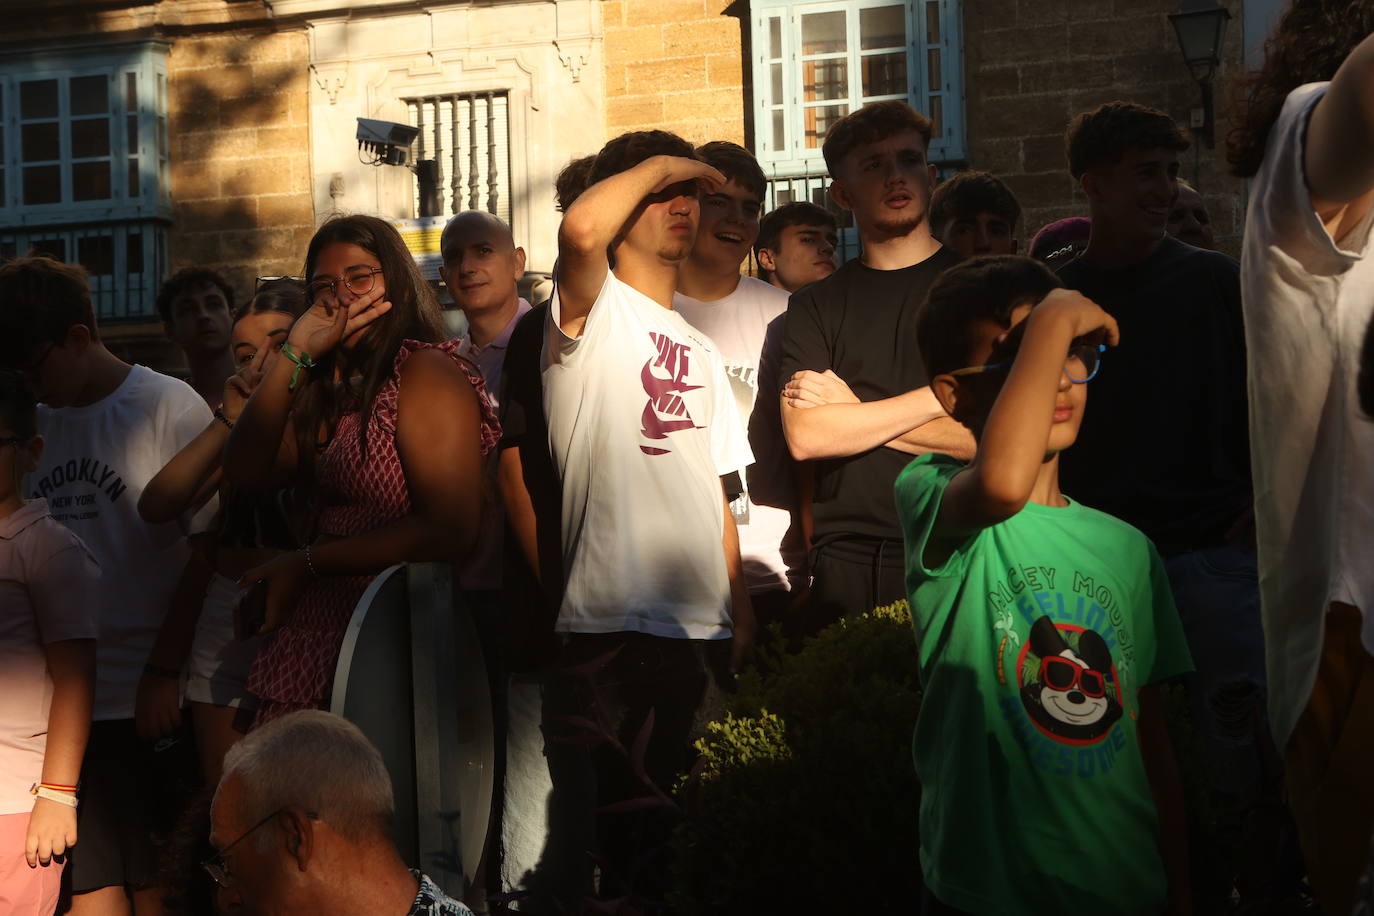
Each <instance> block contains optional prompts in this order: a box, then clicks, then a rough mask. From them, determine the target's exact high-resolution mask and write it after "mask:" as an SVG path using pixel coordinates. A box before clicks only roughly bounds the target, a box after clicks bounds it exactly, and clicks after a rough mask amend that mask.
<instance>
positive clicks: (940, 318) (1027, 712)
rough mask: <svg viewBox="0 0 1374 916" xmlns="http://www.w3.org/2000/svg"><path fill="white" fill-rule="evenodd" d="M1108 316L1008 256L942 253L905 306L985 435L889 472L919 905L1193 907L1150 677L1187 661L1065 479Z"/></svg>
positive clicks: (1118, 545)
mask: <svg viewBox="0 0 1374 916" xmlns="http://www.w3.org/2000/svg"><path fill="white" fill-rule="evenodd" d="M1036 303H1039V304H1038V305H1037V304H1036ZM1032 306H1034V308H1032ZM1117 336H1118V334H1117V326H1116V321H1115V320H1113V319H1112V317H1111V316H1110V315H1108V314H1107V313H1106V312H1104V311H1103V310H1102V309H1100V308H1098V307H1097V306H1096V305H1094V304H1093V303H1092V302H1090V301H1089V300H1088V299H1086V298H1084V297H1083V296H1082V295H1080V294H1078V293H1075V292H1070V291H1068V290H1063V289H1060V288H1059V282H1058V281H1057V280H1056V279H1055V277H1054V274H1052V273H1050V272H1049V271H1048V270H1047V269H1046V268H1045V267H1043V266H1042V265H1040V264H1039V263H1037V262H1035V261H1032V260H1030V259H1029V258H1019V257H1009V256H994V257H982V258H975V259H973V260H970V261H967V262H965V263H963V264H961V265H959V266H957V267H954V268H951V269H950V270H949V271H947V272H946V273H945V274H944V275H943V276H942V277H941V278H940V279H939V280H938V281H937V282H936V283H935V284H934V285H933V286H932V287H931V290H930V294H929V298H928V300H927V302H926V304H925V306H924V307H923V309H922V311H921V313H920V317H919V318H918V320H917V326H916V338H917V344H918V346H919V347H920V350H921V358H922V359H923V360H924V362H925V365H926V368H927V370H928V371H929V373H930V376H931V379H932V381H931V387H932V388H933V390H934V392H935V394H936V396H937V397H938V398H939V400H940V403H941V405H942V406H944V408H945V409H946V410H947V411H948V412H949V414H950V416H952V417H954V419H956V420H958V421H959V422H961V423H963V424H964V425H966V426H967V427H969V429H970V430H972V432H973V434H974V436H975V437H976V438H977V440H978V453H977V456H976V457H975V458H974V460H973V462H972V463H970V464H964V463H963V462H961V461H957V460H955V459H953V458H950V457H948V456H945V455H937V454H927V455H922V456H920V457H919V458H917V459H916V460H915V461H913V462H912V463H911V464H909V465H908V466H907V467H906V469H905V470H904V471H903V472H902V474H901V476H899V477H898V479H897V483H896V498H897V509H898V514H899V516H900V517H901V520H902V525H903V531H904V534H905V539H906V581H907V591H908V593H909V595H910V598H911V607H912V617H913V620H914V621H915V627H916V641H917V644H918V656H919V663H920V668H921V682H922V684H923V685H924V687H925V697H924V700H923V702H922V706H921V714H920V717H919V719H918V720H917V723H916V735H915V740H914V743H913V744H914V747H913V751H914V757H915V762H916V773H917V776H918V778H919V779H920V781H921V785H922V788H923V794H922V800H921V812H920V818H921V866H922V869H923V870H924V874H925V880H926V886H927V900H926V908H925V912H927V913H951V912H955V913H957V912H969V913H976V914H997V916H1013V914H1029V913H1099V914H1127V913H1129V914H1137V913H1141V914H1143V913H1161V912H1165V911H1166V910H1167V911H1169V912H1171V913H1182V912H1188V910H1189V906H1188V887H1187V866H1186V862H1187V849H1186V829H1185V826H1184V819H1183V810H1182V797H1181V790H1180V785H1179V781H1178V771H1177V768H1176V766H1175V763H1174V759H1173V752H1172V750H1171V748H1170V745H1169V739H1168V734H1167V732H1166V731H1165V728H1164V721H1163V715H1162V712H1161V701H1160V699H1159V697H1158V694H1157V689H1156V688H1155V687H1154V686H1152V685H1154V684H1157V683H1158V682H1160V681H1162V680H1166V679H1168V678H1172V677H1175V676H1177V675H1180V674H1183V673H1185V672H1187V671H1189V670H1191V668H1192V663H1191V660H1190V659H1189V656H1188V649H1187V646H1186V644H1185V642H1184V638H1183V631H1182V627H1181V626H1180V624H1179V620H1178V614H1177V611H1176V610H1175V609H1174V604H1173V599H1172V598H1171V597H1170V592H1169V583H1168V579H1167V578H1166V576H1165V574H1164V568H1163V566H1162V564H1161V562H1160V559H1159V556H1158V555H1157V554H1156V553H1155V550H1154V547H1153V546H1152V545H1151V544H1150V542H1149V541H1148V540H1147V539H1146V538H1145V536H1144V535H1143V534H1141V533H1140V532H1139V531H1137V530H1136V529H1134V528H1132V527H1131V526H1130V525H1127V524H1126V523H1125V522H1122V521H1120V520H1118V519H1115V518H1113V517H1111V516H1109V515H1106V514H1104V513H1102V512H1098V511H1096V510H1094V509H1089V508H1088V507H1087V506H1083V505H1080V504H1079V503H1076V502H1073V501H1072V500H1070V499H1068V498H1067V497H1065V496H1064V495H1063V494H1062V493H1060V491H1059V453H1060V452H1061V451H1062V450H1064V449H1066V448H1068V447H1069V446H1070V445H1072V444H1073V441H1074V438H1075V436H1076V435H1077V433H1078V426H1079V423H1080V422H1081V421H1082V418H1083V409H1084V407H1085V405H1086V402H1087V385H1086V384H1084V383H1085V382H1087V381H1088V380H1089V379H1090V378H1092V376H1093V375H1095V374H1096V371H1097V368H1098V362H1099V359H1100V358H1101V357H1100V354H1101V353H1102V352H1103V351H1105V350H1106V345H1112V346H1115V344H1116V343H1117ZM1108 371H1110V370H1109V369H1108Z"/></svg>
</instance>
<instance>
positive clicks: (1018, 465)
mask: <svg viewBox="0 0 1374 916" xmlns="http://www.w3.org/2000/svg"><path fill="white" fill-rule="evenodd" d="M1100 330H1105V331H1106V341H1107V343H1109V344H1111V345H1112V346H1115V345H1116V343H1117V339H1118V332H1117V327H1116V320H1115V319H1114V318H1112V316H1110V315H1108V314H1107V313H1106V312H1104V311H1102V309H1101V308H1099V307H1098V306H1097V305H1096V304H1094V303H1093V302H1092V301H1091V300H1089V299H1087V298H1086V297H1084V296H1083V295H1082V294H1081V293H1076V292H1073V291H1072V290H1064V289H1057V290H1054V291H1053V292H1051V293H1050V294H1049V295H1048V296H1046V297H1045V299H1044V301H1043V302H1041V303H1040V305H1038V306H1036V308H1035V309H1034V310H1032V311H1031V313H1030V317H1029V318H1027V319H1026V332H1025V336H1024V337H1023V338H1022V340H1021V346H1020V349H1019V350H1018V351H1017V354H1016V359H1015V360H1014V361H1013V363H1012V366H1011V370H1010V371H1009V372H1008V373H1007V380H1006V382H1005V383H1004V384H1003V385H1002V390H1001V393H999V394H998V396H997V400H996V402H994V404H993V405H992V410H991V411H990V412H989V414H988V419H987V423H986V425H985V426H984V427H983V436H982V438H981V439H980V440H979V443H978V453H977V455H976V456H975V457H974V459H973V462H972V463H971V464H970V465H969V466H968V468H967V469H965V470H963V471H961V472H960V473H958V474H956V475H954V477H953V479H951V480H950V482H949V486H948V487H947V488H946V490H945V495H944V498H943V500H942V501H941V503H940V514H939V517H938V518H937V519H936V523H935V537H933V538H932V540H935V539H939V540H946V539H957V538H962V537H964V536H966V535H968V534H970V533H972V532H974V531H978V530H980V529H983V528H987V527H990V526H992V525H995V524H997V523H999V522H1002V521H1005V520H1006V519H1008V518H1011V517H1012V516H1013V515H1015V514H1016V513H1017V512H1020V511H1021V508H1022V507H1023V506H1025V504H1026V502H1027V501H1028V500H1029V499H1030V495H1031V489H1032V488H1033V487H1034V486H1035V480H1036V477H1037V475H1038V474H1039V472H1040V465H1041V464H1043V463H1044V460H1045V448H1046V445H1047V443H1048V442H1049V434H1050V426H1051V425H1052V424H1053V422H1054V403H1055V400H1056V399H1057V397H1058V390H1059V382H1060V378H1061V377H1062V375H1063V372H1064V359H1065V357H1066V356H1067V355H1068V352H1069V346H1070V345H1071V344H1072V343H1073V341H1074V339H1075V338H1078V337H1083V336H1086V335H1088V334H1092V333H1093V332H1095V331H1100ZM927 549H929V548H927Z"/></svg>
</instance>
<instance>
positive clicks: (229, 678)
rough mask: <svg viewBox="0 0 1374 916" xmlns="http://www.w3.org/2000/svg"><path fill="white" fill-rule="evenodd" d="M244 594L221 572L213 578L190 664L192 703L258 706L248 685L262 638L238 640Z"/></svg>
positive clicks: (188, 684)
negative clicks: (238, 616)
mask: <svg viewBox="0 0 1374 916" xmlns="http://www.w3.org/2000/svg"><path fill="white" fill-rule="evenodd" d="M241 594H242V591H241V590H240V589H239V587H238V586H237V585H235V584H234V580H233V579H230V578H227V577H225V576H221V575H220V574H219V573H215V574H214V577H213V578H211V579H210V585H209V587H208V588H207V589H206V590H205V604H204V606H203V607H202V609H201V612H200V620H199V621H198V622H197V623H196V635H195V640H194V641H193V642H192V643H191V657H190V658H189V659H187V661H186V699H188V700H191V701H192V702H195V703H209V704H211V705H213V706H227V707H230V708H239V707H244V708H247V709H255V708H256V707H257V705H258V703H257V698H256V697H254V696H253V695H252V694H250V693H249V692H248V689H247V687H246V686H245V685H246V684H247V683H248V669H249V668H251V667H252V666H253V656H255V655H257V653H258V646H259V645H260V644H261V642H262V639H261V637H256V636H255V637H253V638H252V639H246V640H239V639H235V638H234V606H235V605H236V604H238V600H239V596H240V595H241Z"/></svg>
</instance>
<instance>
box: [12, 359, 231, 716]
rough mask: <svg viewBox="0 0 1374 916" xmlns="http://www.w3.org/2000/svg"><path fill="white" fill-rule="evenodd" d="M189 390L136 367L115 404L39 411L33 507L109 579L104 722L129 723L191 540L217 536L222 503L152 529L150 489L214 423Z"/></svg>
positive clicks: (100, 689) (101, 679)
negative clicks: (41, 503)
mask: <svg viewBox="0 0 1374 916" xmlns="http://www.w3.org/2000/svg"><path fill="white" fill-rule="evenodd" d="M210 420H211V414H210V408H208V407H206V406H205V402H204V401H203V400H201V398H200V396H199V395H198V394H196V393H195V391H193V390H192V389H191V386H189V385H187V384H186V383H185V382H182V381H178V380H177V379H174V378H169V377H168V376H165V375H159V374H158V373H156V372H154V371H153V370H151V369H148V368H145V367H144V366H134V367H133V369H132V370H131V371H130V372H129V375H128V376H127V377H126V378H125V379H124V381H123V382H122V383H121V384H120V386H119V387H118V388H116V389H115V390H114V391H113V392H112V393H111V394H110V395H109V396H107V397H105V398H103V399H101V400H99V401H97V402H96V403H94V404H89V405H87V406H85V407H63V408H60V409H52V408H47V407H43V406H41V405H40V406H39V408H38V429H39V432H41V433H42V434H43V438H44V439H45V440H46V444H45V445H44V448H43V457H42V460H40V461H39V463H38V469H37V470H36V471H34V472H33V473H32V474H30V475H29V476H28V479H27V481H26V482H25V488H26V489H27V491H28V494H29V498H30V499H39V498H45V499H47V501H48V510H49V511H50V512H51V513H52V517H53V518H55V519H56V520H57V521H59V522H62V523H63V524H65V525H66V526H67V527H68V528H70V529H72V530H73V531H75V532H76V533H77V535H79V536H80V537H81V540H83V541H84V542H85V543H86V546H87V547H89V548H90V550H91V553H92V554H94V556H95V558H96V560H97V561H98V562H99V563H100V568H101V570H102V571H103V573H104V578H103V581H102V584H101V595H102V597H103V602H102V606H101V609H100V642H99V643H98V644H97V646H96V681H95V714H94V718H95V719H96V720H97V721H100V720H106V719H128V718H132V717H133V714H134V694H135V693H136V691H137V688H138V679H139V677H140V676H141V675H142V674H143V666H144V665H145V664H146V663H147V661H148V653H149V652H150V651H151V650H152V647H153V641H154V640H155V639H156V638H157V633H158V630H159V628H160V627H161V626H162V619H163V617H164V616H166V614H167V610H168V608H169V607H170V606H171V602H172V593H173V591H175V589H176V585H177V581H178V580H179V579H180V578H181V572H182V568H183V567H185V565H186V560H187V559H188V558H189V556H190V551H189V548H188V547H187V545H186V535H187V534H190V533H195V532H197V531H203V530H205V529H206V528H208V527H209V523H210V520H211V519H212V518H213V516H214V511H215V509H216V506H217V504H216V502H215V501H214V500H212V501H211V502H210V504H209V505H207V506H206V507H205V508H204V509H202V510H201V511H200V513H198V514H197V515H196V517H195V519H194V520H192V519H190V518H187V519H183V520H182V521H181V522H180V523H177V522H170V523H167V524H164V525H149V524H148V523H147V522H145V521H143V519H142V518H140V517H139V514H138V498H139V496H140V495H142V493H143V488H144V487H145V486H146V485H147V483H148V481H149V480H151V479H152V478H153V476H154V475H155V474H157V472H158V471H160V470H162V468H163V466H164V465H166V464H167V462H168V461H170V460H171V459H172V457H173V456H175V455H176V453H177V452H179V451H181V449H182V447H183V446H184V445H186V443H188V442H190V441H191V440H192V439H193V438H195V437H196V435H198V434H199V433H200V432H201V431H202V430H204V429H205V427H206V425H208V424H209V423H210Z"/></svg>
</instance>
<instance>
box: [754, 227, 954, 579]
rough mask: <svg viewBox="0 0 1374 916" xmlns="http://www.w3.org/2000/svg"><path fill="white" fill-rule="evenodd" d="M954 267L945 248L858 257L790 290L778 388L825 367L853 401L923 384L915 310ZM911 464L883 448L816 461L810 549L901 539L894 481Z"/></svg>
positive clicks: (951, 255) (903, 456)
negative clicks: (916, 254) (919, 254)
mask: <svg viewBox="0 0 1374 916" xmlns="http://www.w3.org/2000/svg"><path fill="white" fill-rule="evenodd" d="M958 263H959V256H958V255H956V254H954V252H952V251H950V250H949V249H947V248H942V249H940V250H939V251H937V252H936V253H935V254H933V255H931V256H930V257H929V258H926V259H925V260H924V261H922V262H921V263H919V264H915V265H913V266H911V267H904V268H902V269H900V270H874V269H873V268H871V267H865V266H864V265H863V264H862V263H861V262H860V261H858V260H857V259H856V260H853V261H849V262H848V263H846V264H845V265H844V266H842V267H841V268H840V269H839V270H837V271H835V272H834V273H833V274H831V275H830V276H829V277H826V278H825V279H823V280H818V281H816V282H815V283H812V284H811V285H809V286H807V287H804V288H803V289H800V290H798V291H797V292H795V293H793V294H792V299H791V301H790V302H789V303H788V305H787V318H786V323H785V325H784V328H783V343H782V361H781V365H780V367H779V368H780V371H779V373H778V378H779V381H780V382H781V383H783V384H786V382H787V380H788V379H790V378H791V377H792V374H793V373H795V372H797V371H799V370H801V369H811V370H813V371H815V372H823V371H825V370H826V369H831V370H833V371H834V372H835V374H836V375H838V376H839V377H840V378H842V379H844V381H845V383H846V384H848V385H849V387H850V389H851V390H852V391H853V392H854V394H855V395H856V396H857V397H858V398H859V400H861V401H877V400H881V399H883V398H890V397H895V396H896V395H899V394H904V393H906V392H908V391H911V390H913V389H915V388H920V387H921V386H923V385H926V384H928V383H929V379H927V378H926V368H925V365H924V364H923V363H922V362H921V355H920V353H919V352H918V351H917V349H916V313H917V311H918V310H919V309H920V307H921V304H922V303H923V302H924V301H925V298H926V291H927V290H928V289H930V285H931V284H932V283H933V282H935V278H936V277H938V276H939V275H940V274H941V273H943V272H944V271H945V270H947V269H948V268H950V267H952V266H954V265H955V264H958ZM910 461H911V456H910V455H907V454H905V453H903V452H899V451H896V450H895V449H890V448H887V447H886V446H879V447H878V448H875V449H870V450H869V451H867V452H861V453H859V454H857V455H851V456H849V457H847V458H827V459H823V460H820V461H817V462H816V491H815V497H814V501H813V503H812V519H813V523H814V526H815V528H814V532H815V535H814V539H813V545H814V546H817V547H821V546H824V545H825V544H828V543H831V542H833V541H839V540H844V539H848V538H865V539H871V540H884V539H885V540H895V541H898V542H900V541H901V539H902V529H901V525H900V524H899V523H898V521H897V507H896V504H895V503H894V501H893V497H892V486H893V484H894V483H896V481H897V475H898V474H899V473H901V470H902V468H904V467H906V465H907V463H908V462H910ZM900 553H901V552H900V551H898V552H897V554H898V556H900Z"/></svg>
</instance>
